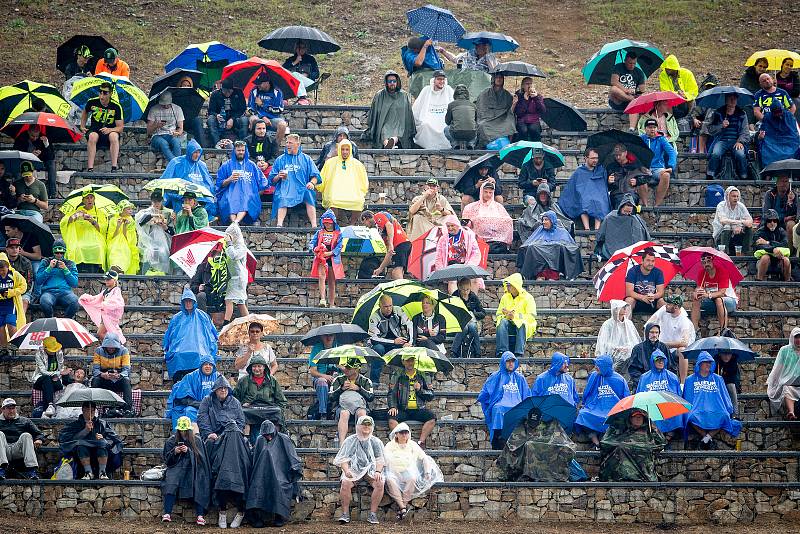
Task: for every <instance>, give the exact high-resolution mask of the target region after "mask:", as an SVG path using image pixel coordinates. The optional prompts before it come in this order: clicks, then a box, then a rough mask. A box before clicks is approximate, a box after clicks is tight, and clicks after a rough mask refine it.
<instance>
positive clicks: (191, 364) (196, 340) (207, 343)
mask: <svg viewBox="0 0 800 534" xmlns="http://www.w3.org/2000/svg"><path fill="white" fill-rule="evenodd" d="M187 300H191V301H192V302H193V303H194V308H193V309H192V311H188V310H187V309H186V301H187ZM217 337H219V334H218V333H217V329H216V328H215V327H214V324H213V323H212V322H211V318H210V317H209V316H208V314H206V312H204V311H203V310H200V309H198V308H197V298H195V296H194V293H192V290H191V289H189V288H188V287H187V288H186V289H184V290H183V294H182V295H181V311H179V312H178V313H176V314H175V315H174V316H173V317H172V319H171V320H170V322H169V326H167V331H166V332H164V340H163V342H162V348H163V349H164V358H165V359H166V361H167V372H168V373H169V376H170V378H172V377H173V376H174V375H175V373H177V372H178V371H183V370H186V369H191V370H195V369H197V368H198V367H200V359H201V358H202V357H203V356H211V357H212V358H213V359H214V361H216V359H217Z"/></svg>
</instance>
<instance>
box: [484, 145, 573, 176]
mask: <svg viewBox="0 0 800 534" xmlns="http://www.w3.org/2000/svg"><path fill="white" fill-rule="evenodd" d="M534 150H542V151H543V152H544V161H545V163H548V164H549V165H550V166H551V167H553V168H557V167H563V166H564V156H563V155H562V154H561V152H559V151H558V150H557V149H555V148H553V147H551V146H550V145H545V144H544V143H540V142H539V141H517V142H516V143H511V144H510V145H506V146H505V147H503V149H502V150H500V153H499V154H498V155H499V156H500V159H501V160H502V162H503V163H508V164H509V165H513V166H514V167H517V168H518V169H519V168H521V167H522V166H523V165H524V164H525V163H527V162H528V161H530V159H531V158H532V157H533V151H534Z"/></svg>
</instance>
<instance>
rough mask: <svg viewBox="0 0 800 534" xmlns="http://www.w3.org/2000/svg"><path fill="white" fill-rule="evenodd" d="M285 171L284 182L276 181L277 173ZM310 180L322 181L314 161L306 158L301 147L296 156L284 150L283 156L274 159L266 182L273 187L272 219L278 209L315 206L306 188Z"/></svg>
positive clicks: (314, 199)
mask: <svg viewBox="0 0 800 534" xmlns="http://www.w3.org/2000/svg"><path fill="white" fill-rule="evenodd" d="M283 170H285V171H286V172H287V173H288V175H287V176H286V179H285V180H279V179H278V173H279V172H281V171H283ZM312 178H316V180H317V183H319V182H321V181H322V178H321V177H320V174H319V170H318V169H317V166H316V165H315V164H314V160H312V159H311V158H310V157H308V156H307V155H306V154H305V153H304V152H303V148H302V147H297V154H289V150H288V149H284V151H283V154H281V155H280V156H278V157H277V158H276V159H275V163H273V164H272V169H271V170H270V172H269V176H268V177H267V180H268V181H269V183H270V184H271V185H274V186H275V192H274V193H273V194H272V218H273V219H274V218H275V217H277V216H278V209H280V208H293V207H295V206H297V205H300V204H309V205H311V206H313V205H315V204H316V202H317V199H316V195H315V194H314V191H312V190H309V189H308V188H307V186H308V183H309V182H310V181H311V179H312Z"/></svg>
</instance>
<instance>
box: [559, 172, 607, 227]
mask: <svg viewBox="0 0 800 534" xmlns="http://www.w3.org/2000/svg"><path fill="white" fill-rule="evenodd" d="M607 180H608V176H607V175H606V170H605V168H604V167H603V166H602V165H598V166H597V167H595V168H594V170H590V169H589V168H588V167H587V166H586V165H581V166H580V167H578V168H577V169H575V172H573V173H572V176H570V177H569V181H568V182H567V185H565V186H564V189H562V190H561V196H560V197H559V198H558V205H559V206H561V210H562V211H563V212H564V213H565V214H566V215H567V217H569V218H570V219H578V218H580V216H581V215H582V214H584V213H585V214H587V215H588V216H589V217H592V218H594V219H603V218H604V217H605V216H606V215H608V212H610V211H611V204H610V202H609V200H608V184H607Z"/></svg>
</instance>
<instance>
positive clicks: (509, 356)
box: [500, 350, 519, 373]
mask: <svg viewBox="0 0 800 534" xmlns="http://www.w3.org/2000/svg"><path fill="white" fill-rule="evenodd" d="M510 359H513V360H514V370H513V371H511V372H512V373H513V372H514V371H516V370H517V368H519V360H518V359H517V357H516V356H515V355H514V353H513V352H511V351H510V350H507V351H505V352H504V353H503V354H502V355H501V356H500V372H501V373H508V372H509V371H508V370H506V362H507V361H508V360H510Z"/></svg>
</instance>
